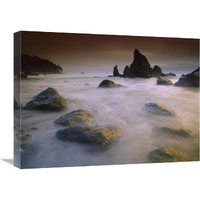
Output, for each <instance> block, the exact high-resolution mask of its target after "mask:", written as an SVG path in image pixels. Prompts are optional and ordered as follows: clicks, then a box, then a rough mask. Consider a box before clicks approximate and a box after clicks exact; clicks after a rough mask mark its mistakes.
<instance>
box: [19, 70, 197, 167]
mask: <svg viewBox="0 0 200 200" xmlns="http://www.w3.org/2000/svg"><path fill="white" fill-rule="evenodd" d="M162 70H163V72H164V73H169V72H174V73H176V74H177V76H176V77H169V78H170V80H172V82H173V83H175V82H177V80H178V79H179V77H180V76H181V74H186V73H190V72H192V71H193V70H195V68H185V69H184V70H183V69H182V70H181V68H178V69H175V68H172V69H170V68H167V67H166V68H162ZM111 74H112V70H109V71H108V70H107V71H106V70H101V71H100V70H99V71H97V70H96V71H91V70H89V71H87V70H85V71H83V72H82V73H81V71H76V72H71V73H70V72H67V71H66V72H64V73H63V74H49V75H39V76H29V77H28V78H27V79H22V81H21V105H22V106H25V105H26V103H27V102H28V101H30V100H31V99H32V98H33V97H34V96H35V95H37V94H38V93H39V92H41V91H42V90H45V89H47V88H48V87H53V88H55V89H56V90H57V91H58V93H59V94H60V95H62V96H64V98H65V99H66V101H67V109H66V110H63V111H59V112H50V111H32V110H31V111H28V110H22V111H21V122H22V123H21V128H22V129H23V130H26V131H27V132H28V133H29V134H30V135H31V138H30V139H29V140H26V141H23V142H22V148H23V149H24V152H23V153H22V155H21V156H22V157H21V158H22V168H33V167H61V166H85V165H107V164H132V163H149V162H150V160H149V158H148V154H149V152H151V151H152V150H155V149H157V148H161V147H168V146H173V147H175V148H176V149H178V150H180V151H182V152H184V153H187V154H188V155H190V156H191V157H192V159H193V160H198V159H199V90H198V89H196V88H183V87H175V86H161V85H156V80H157V79H156V78H150V79H144V78H134V79H130V78H119V77H109V78H108V75H111ZM104 79H109V80H112V81H114V82H115V83H117V84H121V85H123V86H124V87H121V88H110V89H108V88H106V89H105V88H104V89H102V88H101V89H100V88H97V87H98V85H99V83H100V82H101V81H102V80H104ZM150 102H155V103H163V104H164V105H165V106H166V107H167V108H169V109H170V110H172V111H173V112H175V114H176V115H175V118H173V119H172V118H170V117H168V118H167V117H162V116H159V117H158V116H149V115H147V114H145V113H144V112H143V111H142V108H143V106H144V105H145V104H146V103H150ZM76 109H86V110H89V111H90V112H92V113H93V114H94V115H95V119H96V124H98V125H102V126H105V125H108V124H112V125H117V126H119V127H120V128H121V130H122V136H121V137H120V139H119V140H118V141H117V142H115V143H113V144H111V145H109V146H108V147H107V148H105V149H104V150H103V151H102V150H101V151H97V150H95V149H93V147H92V146H90V145H87V144H82V143H77V142H70V141H62V140H60V139H58V138H56V137H55V133H56V131H58V130H60V129H63V128H64V127H63V126H61V125H58V124H55V123H54V121H55V120H56V119H57V118H58V117H60V116H62V115H64V114H66V113H69V112H71V111H73V110H76ZM162 125H163V126H165V125H174V126H177V127H180V126H184V127H186V128H187V129H189V130H191V131H192V133H193V136H192V137H191V138H184V137H181V136H175V135H166V134H162V133H160V134H158V133H155V132H154V131H153V130H152V128H153V127H155V126H162Z"/></svg>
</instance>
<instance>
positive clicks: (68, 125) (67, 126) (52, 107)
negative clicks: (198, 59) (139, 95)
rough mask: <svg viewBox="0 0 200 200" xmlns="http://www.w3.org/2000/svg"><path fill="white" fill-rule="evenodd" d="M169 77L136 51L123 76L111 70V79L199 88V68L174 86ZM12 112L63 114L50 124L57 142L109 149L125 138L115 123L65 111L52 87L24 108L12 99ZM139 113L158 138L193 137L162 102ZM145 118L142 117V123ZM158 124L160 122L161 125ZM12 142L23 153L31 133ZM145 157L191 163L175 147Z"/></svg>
mask: <svg viewBox="0 0 200 200" xmlns="http://www.w3.org/2000/svg"><path fill="white" fill-rule="evenodd" d="M168 76H175V74H174V73H171V72H170V73H168V74H164V73H163V72H162V69H161V68H160V67H159V66H158V65H155V66H154V67H153V68H151V67H150V64H149V62H148V60H147V58H146V57H145V56H144V55H142V54H141V53H140V52H139V51H138V50H137V49H136V50H135V51H134V60H133V62H132V64H131V65H130V67H129V66H126V67H125V68H124V71H123V74H120V73H119V71H118V68H117V66H115V67H114V69H113V77H121V78H131V79H132V78H133V79H134V78H151V77H157V82H156V84H157V85H166V87H170V86H172V85H174V86H181V87H199V68H198V69H196V70H195V71H193V72H191V73H189V74H186V75H182V76H181V77H180V79H179V80H178V82H176V83H175V84H173V82H172V81H171V80H170V79H168V78H166V77H168ZM167 85H169V86H167ZM107 88H111V89H107ZM120 88H122V90H123V88H124V86H123V85H121V84H118V83H115V82H114V81H112V80H109V79H105V80H102V82H100V83H99V85H96V89H97V90H98V91H102V90H103V91H118V90H121V89H120ZM14 110H15V111H16V112H17V111H19V110H20V111H22V112H23V111H27V112H31V111H32V110H35V111H36V112H37V111H42V112H49V114H50V115H51V114H52V115H53V114H54V113H55V112H60V111H64V112H65V111H66V113H65V114H64V115H61V116H60V117H58V118H57V119H55V121H52V124H56V125H57V127H60V128H59V130H57V131H56V132H55V135H54V138H56V141H57V140H63V142H66V141H68V142H75V143H77V144H79V145H82V144H87V145H91V146H96V147H99V146H101V149H104V148H105V147H106V146H108V145H109V146H110V147H111V148H112V144H114V143H115V142H117V141H119V140H120V138H122V137H126V133H125V132H124V130H123V129H122V128H121V127H120V125H118V124H117V122H116V124H113V123H108V124H106V125H100V124H99V123H98V120H96V118H95V115H94V113H93V112H91V111H89V110H87V109H76V110H73V111H71V112H68V102H67V99H65V98H64V97H63V96H62V95H60V94H59V93H58V91H57V90H56V89H55V88H51V87H49V88H47V89H45V90H43V91H41V92H40V93H39V94H37V95H36V96H34V97H33V98H32V99H31V100H30V101H29V102H27V103H26V105H25V106H24V107H22V106H21V105H19V104H18V103H17V101H16V100H15V99H14ZM140 110H141V112H140V114H141V116H145V117H149V118H150V119H156V120H155V123H154V124H150V128H151V130H152V132H153V133H155V134H157V135H158V136H159V135H166V136H167V137H171V138H173V139H174V140H177V141H178V140H179V138H184V139H185V140H189V138H192V137H193V135H194V134H193V131H192V130H190V129H189V128H188V127H185V126H184V125H183V124H182V123H181V122H178V120H177V115H176V113H175V112H174V111H173V109H170V108H168V107H167V106H166V105H164V104H163V103H162V102H151V101H147V100H146V102H145V104H144V105H143V107H141V109H140ZM110 114H112V113H110ZM145 117H143V118H144V120H145ZM166 117H167V118H168V119H169V121H170V120H171V121H174V123H173V124H170V123H171V121H170V122H167V121H166ZM160 121H162V122H163V123H162V124H160V123H159V122H160ZM35 129H37V128H34V130H35ZM15 139H16V140H18V141H19V140H22V141H23V145H22V148H20V149H19V153H20V154H24V152H26V148H28V145H25V144H26V141H30V140H31V139H32V137H31V134H30V133H29V132H28V131H27V130H25V129H22V130H16V133H15ZM133 154H134V152H133ZM146 156H147V160H148V162H179V161H190V160H193V159H192V157H191V156H190V155H189V154H187V152H183V151H182V150H181V149H180V148H179V147H176V146H162V147H160V148H157V149H153V150H152V151H150V150H149V153H148V155H146Z"/></svg>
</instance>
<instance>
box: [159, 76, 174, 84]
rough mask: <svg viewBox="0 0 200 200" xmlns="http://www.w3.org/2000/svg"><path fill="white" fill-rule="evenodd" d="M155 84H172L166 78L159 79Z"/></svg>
mask: <svg viewBox="0 0 200 200" xmlns="http://www.w3.org/2000/svg"><path fill="white" fill-rule="evenodd" d="M156 84H157V85H173V82H172V81H171V80H169V79H167V78H163V77H159V78H158V80H157V83H156Z"/></svg>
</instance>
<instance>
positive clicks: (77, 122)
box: [55, 109, 95, 126]
mask: <svg viewBox="0 0 200 200" xmlns="http://www.w3.org/2000/svg"><path fill="white" fill-rule="evenodd" d="M94 122H95V118H94V115H93V114H92V113H91V112H89V111H87V110H81V109H80V110H75V111H72V112H70V113H67V114H66V115H63V116H61V117H59V118H58V119H57V120H55V123H57V124H61V125H65V126H85V125H91V124H92V123H94Z"/></svg>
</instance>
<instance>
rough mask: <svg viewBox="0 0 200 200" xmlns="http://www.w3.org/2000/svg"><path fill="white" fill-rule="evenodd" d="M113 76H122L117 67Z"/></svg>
mask: <svg viewBox="0 0 200 200" xmlns="http://www.w3.org/2000/svg"><path fill="white" fill-rule="evenodd" d="M113 76H120V74H119V71H118V68H117V65H116V66H115V67H114V69H113Z"/></svg>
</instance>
